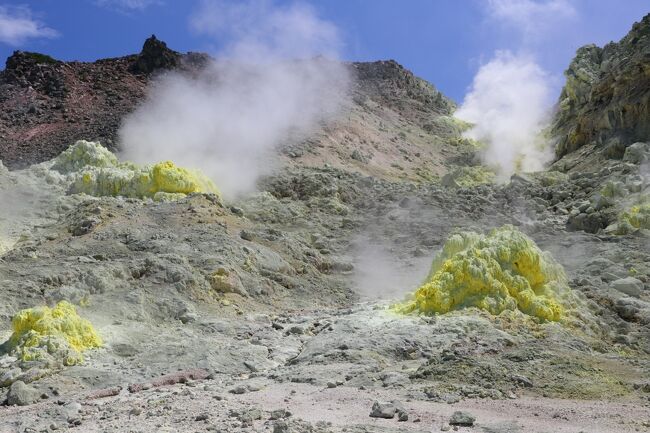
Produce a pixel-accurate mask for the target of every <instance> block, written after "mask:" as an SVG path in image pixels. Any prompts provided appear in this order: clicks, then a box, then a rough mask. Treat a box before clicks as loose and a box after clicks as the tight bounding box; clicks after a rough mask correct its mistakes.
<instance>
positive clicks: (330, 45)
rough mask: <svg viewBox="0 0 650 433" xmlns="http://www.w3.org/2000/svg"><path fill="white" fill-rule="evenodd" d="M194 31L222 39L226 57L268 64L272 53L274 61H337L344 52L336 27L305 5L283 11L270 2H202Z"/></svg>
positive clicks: (193, 18) (193, 22)
mask: <svg viewBox="0 0 650 433" xmlns="http://www.w3.org/2000/svg"><path fill="white" fill-rule="evenodd" d="M190 27H191V29H192V30H194V31H195V32H197V33H202V34H207V35H210V36H213V37H215V38H218V39H219V41H220V42H221V43H222V44H224V45H226V46H227V48H226V49H225V50H224V52H222V53H221V54H222V55H225V56H233V55H236V56H237V57H239V58H246V59H260V60H262V61H265V60H266V59H265V57H267V56H266V54H268V53H272V54H273V55H272V58H274V59H277V58H278V57H281V58H288V57H300V58H305V57H311V56H315V55H325V56H328V57H336V55H337V53H338V52H339V51H340V48H341V43H340V38H339V34H338V29H337V28H336V26H335V25H334V24H332V23H330V22H328V21H325V20H322V19H320V18H319V17H318V15H317V13H316V12H315V11H314V9H313V8H312V7H310V6H309V5H306V4H301V3H294V4H292V5H290V6H284V7H283V6H278V5H276V4H274V3H273V2H272V1H270V0H251V1H242V2H238V3H237V2H235V3H230V2H226V1H224V0H202V1H201V2H200V3H199V8H198V9H197V10H196V11H195V13H193V14H192V16H191V17H190ZM224 42H225V43H224Z"/></svg>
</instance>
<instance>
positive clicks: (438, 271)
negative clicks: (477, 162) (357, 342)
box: [397, 225, 569, 321]
mask: <svg viewBox="0 0 650 433" xmlns="http://www.w3.org/2000/svg"><path fill="white" fill-rule="evenodd" d="M568 292H569V288H568V286H567V283H566V277H565V275H564V271H563V269H562V267H561V266H560V265H559V264H557V263H556V262H555V261H554V260H553V258H552V257H551V256H550V254H549V253H545V252H542V251H541V250H540V249H539V248H538V247H537V245H535V243H534V242H533V241H532V240H531V239H530V238H528V237H527V236H526V235H525V234H523V233H521V232H520V231H518V230H517V229H515V228H514V227H512V226H509V225H506V226H503V227H501V228H498V229H495V230H493V231H492V232H490V233H489V234H488V235H480V234H477V233H474V232H461V233H457V234H454V235H453V236H451V237H450V238H449V240H448V241H447V242H446V243H445V245H444V247H443V249H442V251H441V253H440V254H439V255H438V256H437V257H436V258H435V260H434V261H433V265H432V268H431V272H430V274H429V276H428V277H427V281H426V282H425V283H424V284H423V285H422V286H421V287H420V288H419V289H417V290H416V291H415V293H414V294H413V296H412V298H411V299H410V300H408V301H406V303H404V304H402V305H398V306H397V309H398V311H400V312H403V313H409V312H413V311H417V312H420V313H425V314H433V313H447V312H449V311H452V310H459V309H462V308H467V307H478V308H480V309H483V310H486V311H488V312H490V313H491V314H495V315H497V314H500V313H501V312H503V311H506V310H516V309H518V310H520V311H522V312H523V313H525V314H528V315H530V316H534V317H537V318H540V319H542V320H550V321H557V320H560V319H561V318H562V315H563V312H564V308H563V305H562V304H563V301H562V300H563V299H564V298H565V296H566V295H567V294H568Z"/></svg>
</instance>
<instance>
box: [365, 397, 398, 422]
mask: <svg viewBox="0 0 650 433" xmlns="http://www.w3.org/2000/svg"><path fill="white" fill-rule="evenodd" d="M395 412H397V408H396V407H395V405H394V404H393V403H380V402H379V401H375V402H374V403H373V404H372V410H371V411H370V417H372V418H386V419H391V418H393V417H394V416H395Z"/></svg>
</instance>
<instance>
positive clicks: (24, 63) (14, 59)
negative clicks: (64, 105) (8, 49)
mask: <svg viewBox="0 0 650 433" xmlns="http://www.w3.org/2000/svg"><path fill="white" fill-rule="evenodd" d="M61 64H62V63H61V62H59V61H58V60H55V59H53V58H52V57H50V56H47V55H45V54H40V53H31V52H28V51H14V53H13V54H12V55H11V56H10V57H9V58H7V64H6V69H5V72H4V74H5V80H6V81H7V82H8V83H12V84H17V85H19V86H21V87H28V86H31V87H33V88H34V89H35V90H37V91H42V92H43V93H45V94H46V95H48V96H51V97H63V96H65V94H66V91H67V89H66V87H65V81H64V79H63V76H62V75H61V73H60V71H59V67H60V65H61Z"/></svg>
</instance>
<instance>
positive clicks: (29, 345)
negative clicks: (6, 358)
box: [9, 301, 102, 365]
mask: <svg viewBox="0 0 650 433" xmlns="http://www.w3.org/2000/svg"><path fill="white" fill-rule="evenodd" d="M11 325H12V328H13V334H12V335H11V337H10V339H9V345H10V348H11V352H12V353H13V354H15V355H16V356H18V357H19V358H20V359H22V360H23V361H32V360H38V359H43V358H44V357H45V356H46V355H51V356H54V357H55V358H57V357H61V358H63V359H61V361H63V362H64V364H66V365H73V364H78V363H80V362H82V361H83V357H82V356H81V352H83V351H84V350H87V349H90V348H93V347H99V346H101V344H102V340H101V338H100V337H99V335H98V334H97V332H96V331H95V329H94V328H93V326H92V325H91V323H90V322H89V321H88V320H86V319H83V318H81V317H79V315H78V314H77V311H76V309H75V307H74V305H72V304H70V303H69V302H67V301H61V302H59V303H58V304H57V305H56V306H55V307H54V308H49V307H36V308H28V309H25V310H22V311H20V312H18V314H16V315H15V316H14V318H13V319H12V321H11Z"/></svg>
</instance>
